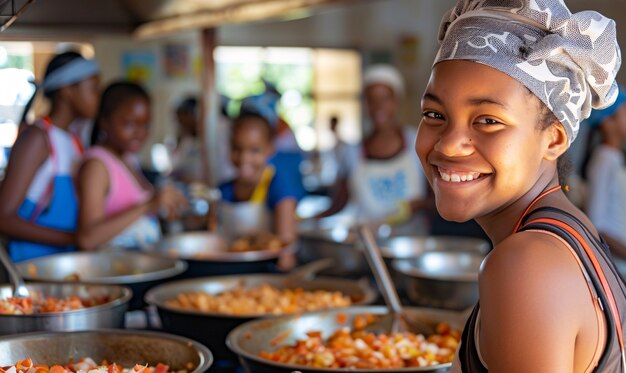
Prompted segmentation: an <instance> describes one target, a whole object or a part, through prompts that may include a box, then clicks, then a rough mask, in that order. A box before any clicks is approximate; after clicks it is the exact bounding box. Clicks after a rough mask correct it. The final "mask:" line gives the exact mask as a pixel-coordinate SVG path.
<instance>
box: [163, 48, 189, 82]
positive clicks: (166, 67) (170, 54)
mask: <svg viewBox="0 0 626 373" xmlns="http://www.w3.org/2000/svg"><path fill="white" fill-rule="evenodd" d="M190 70H191V60H190V58H189V46H188V45H185V44H167V45H165V46H164V47H163V71H164V72H165V76H166V77H167V78H170V79H184V78H188V77H190Z"/></svg>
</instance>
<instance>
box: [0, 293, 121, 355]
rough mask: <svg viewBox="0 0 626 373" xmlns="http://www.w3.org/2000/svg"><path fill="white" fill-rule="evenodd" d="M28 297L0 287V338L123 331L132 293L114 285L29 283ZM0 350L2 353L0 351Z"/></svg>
mask: <svg viewBox="0 0 626 373" xmlns="http://www.w3.org/2000/svg"><path fill="white" fill-rule="evenodd" d="M26 288H27V289H28V291H29V293H30V295H29V296H28V297H13V291H12V289H11V287H10V286H9V285H2V286H0V335H7V334H16V333H27V332H34V331H67V330H86V329H95V328H123V327H124V313H125V312H126V310H127V309H128V302H129V301H130V299H131V297H132V291H131V290H130V289H129V288H127V287H124V286H117V285H84V284H50V283H30V284H28V285H27V286H26ZM0 350H2V349H1V348H0Z"/></svg>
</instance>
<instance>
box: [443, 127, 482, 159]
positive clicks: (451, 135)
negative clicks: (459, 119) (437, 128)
mask: <svg viewBox="0 0 626 373" xmlns="http://www.w3.org/2000/svg"><path fill="white" fill-rule="evenodd" d="M435 151H437V152H439V153H441V154H443V155H445V156H446V157H451V158H452V157H465V156H468V155H471V154H472V153H473V152H474V145H473V144H472V139H471V137H470V134H469V131H468V130H467V129H466V128H463V127H461V126H454V125H448V126H447V128H446V130H445V131H443V132H442V133H441V135H440V136H439V141H437V143H436V144H435Z"/></svg>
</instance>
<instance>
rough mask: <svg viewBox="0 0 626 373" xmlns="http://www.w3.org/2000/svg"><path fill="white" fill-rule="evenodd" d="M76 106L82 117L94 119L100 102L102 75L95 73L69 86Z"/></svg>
mask: <svg viewBox="0 0 626 373" xmlns="http://www.w3.org/2000/svg"><path fill="white" fill-rule="evenodd" d="M69 88H70V89H71V95H72V102H73V104H74V108H75V110H76V112H77V113H78V115H79V116H80V117H81V118H86V119H92V118H95V116H96V114H97V113H98V105H99V103H100V77H99V76H97V75H94V76H92V77H90V78H88V79H85V80H82V81H80V82H78V83H76V84H74V85H72V86H70V87H69Z"/></svg>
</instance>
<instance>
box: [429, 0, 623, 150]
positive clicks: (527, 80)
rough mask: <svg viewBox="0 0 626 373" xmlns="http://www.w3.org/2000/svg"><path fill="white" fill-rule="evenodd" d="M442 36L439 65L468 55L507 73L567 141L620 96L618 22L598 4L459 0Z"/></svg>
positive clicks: (552, 0)
mask: <svg viewBox="0 0 626 373" xmlns="http://www.w3.org/2000/svg"><path fill="white" fill-rule="evenodd" d="M439 41H440V43H441V45H440V49H439V52H438V53H437V57H436V58H435V62H434V63H435V64H436V63H438V62H440V61H445V60H470V61H474V62H479V63H482V64H485V65H488V66H490V67H493V68H495V69H497V70H499V71H502V72H504V73H505V74H508V75H509V76H511V77H512V78H514V79H516V80H517V81H519V82H520V83H521V84H523V85H524V86H526V87H527V88H528V89H529V90H530V91H531V92H532V93H533V94H535V95H536V96H537V97H538V98H539V99H540V100H541V101H542V102H543V103H544V104H545V105H546V106H547V107H548V108H549V109H550V110H551V111H552V112H553V113H554V114H555V116H556V117H557V118H558V119H559V121H561V123H562V124H563V126H564V127H565V129H566V131H567V134H568V138H569V141H570V143H571V142H572V141H573V140H574V139H575V138H576V135H577V134H578V127H579V125H580V122H581V121H582V120H584V119H585V118H587V117H588V116H589V113H590V112H591V109H592V108H594V109H602V108H605V107H608V106H610V105H611V104H612V103H613V102H614V101H615V99H616V97H617V93H618V89H617V84H616V82H615V75H616V74H617V71H618V70H619V67H620V64H621V54H620V50H619V46H618V45H617V40H616V35H615V22H614V21H613V20H611V19H609V18H606V17H604V16H602V15H601V14H599V13H597V12H594V11H584V12H580V13H575V14H572V13H571V12H570V11H569V9H567V7H566V6H565V3H564V2H563V0H459V1H458V2H457V5H456V7H454V8H453V9H451V10H450V11H449V12H448V13H447V14H446V15H445V16H444V18H443V20H442V23H441V27H440V30H439Z"/></svg>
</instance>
